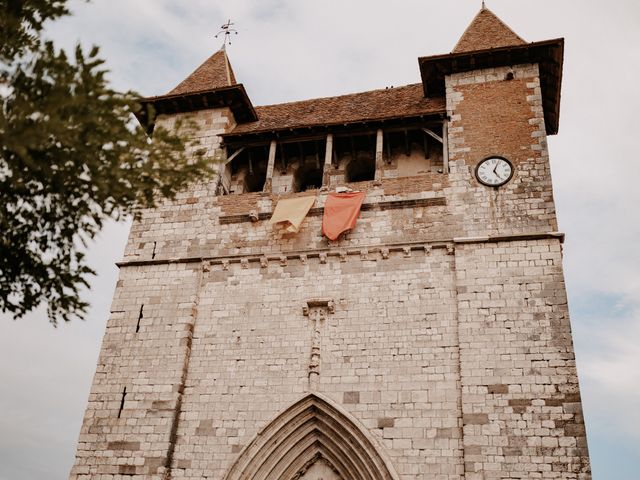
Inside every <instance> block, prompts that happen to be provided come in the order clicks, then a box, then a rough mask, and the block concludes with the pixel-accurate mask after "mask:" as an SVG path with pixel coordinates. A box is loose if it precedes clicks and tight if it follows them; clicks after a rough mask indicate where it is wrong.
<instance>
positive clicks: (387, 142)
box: [384, 132, 391, 164]
mask: <svg viewBox="0 0 640 480" xmlns="http://www.w3.org/2000/svg"><path fill="white" fill-rule="evenodd" d="M384 137H385V138H384V146H385V148H386V149H387V163H389V164H390V163H391V140H390V137H391V134H390V133H389V132H386V133H385V134H384Z"/></svg>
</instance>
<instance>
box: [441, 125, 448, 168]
mask: <svg viewBox="0 0 640 480" xmlns="http://www.w3.org/2000/svg"><path fill="white" fill-rule="evenodd" d="M442 172H443V173H449V120H445V121H444V122H442Z"/></svg>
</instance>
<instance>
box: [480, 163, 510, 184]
mask: <svg viewBox="0 0 640 480" xmlns="http://www.w3.org/2000/svg"><path fill="white" fill-rule="evenodd" d="M512 176H513V165H512V164H511V162H510V161H509V160H507V159H506V158H502V157H488V158H485V159H484V160H482V161H481V162H480V163H479V164H478V166H477V167H476V178H477V179H478V181H479V182H480V183H482V184H483V185H487V186H489V187H499V186H500V185H504V184H505V183H507V182H508V181H509V180H511V177H512Z"/></svg>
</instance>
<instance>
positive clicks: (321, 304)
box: [302, 299, 335, 390]
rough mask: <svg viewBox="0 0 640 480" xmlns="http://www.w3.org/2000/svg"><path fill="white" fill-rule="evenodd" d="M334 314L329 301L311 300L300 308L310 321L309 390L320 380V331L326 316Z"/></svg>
mask: <svg viewBox="0 0 640 480" xmlns="http://www.w3.org/2000/svg"><path fill="white" fill-rule="evenodd" d="M334 312H335V304H334V302H333V300H329V299H311V300H308V301H307V304H306V305H304V306H303V307H302V314H303V315H305V316H307V317H309V320H311V328H312V329H313V331H312V337H311V355H310V358H309V367H308V375H309V389H310V390H315V389H317V387H318V383H319V380H320V353H321V351H320V349H321V346H322V330H323V327H324V324H325V320H326V319H327V315H328V314H330V313H334Z"/></svg>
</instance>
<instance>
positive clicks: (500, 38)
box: [452, 7, 526, 53]
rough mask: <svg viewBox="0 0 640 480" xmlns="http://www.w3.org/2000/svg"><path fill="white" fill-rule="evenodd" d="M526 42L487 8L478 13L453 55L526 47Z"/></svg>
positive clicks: (454, 49)
mask: <svg viewBox="0 0 640 480" xmlns="http://www.w3.org/2000/svg"><path fill="white" fill-rule="evenodd" d="M525 44H526V42H525V41H524V40H523V39H522V37H520V36H519V35H518V34H517V33H515V32H514V31H513V30H511V28H509V26H508V25H507V24H506V23H504V22H503V21H502V20H500V19H499V18H498V17H497V16H496V15H495V14H494V13H493V12H492V11H491V10H489V9H488V8H486V7H482V9H481V10H480V11H479V12H478V14H477V15H476V16H475V18H474V19H473V20H472V21H471V24H470V25H469V26H468V27H467V29H466V30H465V31H464V33H463V34H462V37H460V40H458V43H457V44H456V46H455V47H454V48H453V52H452V53H462V52H471V51H474V50H486V49H489V48H499V47H510V46H515V45H525Z"/></svg>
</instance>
